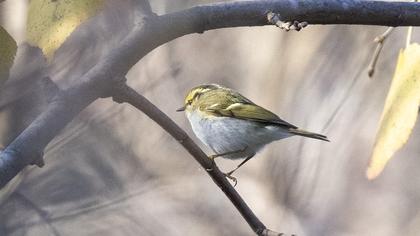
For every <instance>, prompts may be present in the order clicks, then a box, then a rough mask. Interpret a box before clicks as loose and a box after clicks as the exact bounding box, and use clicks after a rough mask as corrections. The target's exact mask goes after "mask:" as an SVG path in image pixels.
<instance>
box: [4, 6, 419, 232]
mask: <svg viewBox="0 0 420 236" xmlns="http://www.w3.org/2000/svg"><path fill="white" fill-rule="evenodd" d="M212 2H216V1H186V0H151V3H152V7H153V10H154V11H155V12H157V13H158V14H164V13H167V12H174V11H177V10H180V9H184V8H188V7H191V6H194V5H198V4H206V3H212ZM27 4H28V2H27V1H25V0H6V1H5V2H2V3H0V23H1V25H2V26H4V27H5V28H6V29H7V30H8V31H9V33H11V34H12V35H13V36H14V37H15V39H16V40H17V41H18V43H19V45H20V47H19V53H18V57H17V59H16V63H15V67H14V68H13V70H12V77H11V80H12V81H21V82H22V83H17V84H18V85H19V86H23V87H24V88H23V89H21V88H20V87H18V88H16V87H14V88H13V89H15V90H12V91H14V92H10V93H7V94H8V96H7V97H5V95H4V94H6V93H3V95H1V96H0V105H1V110H0V134H1V138H0V139H1V140H0V141H1V144H3V145H7V143H8V142H10V141H11V140H13V138H14V137H15V136H16V135H17V134H18V133H19V132H20V131H21V130H22V129H23V128H24V127H25V125H27V124H29V123H30V121H31V120H32V119H33V118H34V117H36V115H38V114H39V113H40V112H41V111H42V110H43V109H45V106H46V103H47V101H46V100H47V98H46V97H47V95H46V92H45V90H43V89H42V88H44V87H45V86H44V85H42V84H40V83H38V82H34V81H37V80H36V78H34V77H37V76H38V77H42V76H40V75H45V74H47V75H49V76H50V77H51V79H52V80H53V81H54V82H56V83H57V84H58V86H59V87H61V88H67V87H69V86H71V85H72V84H73V83H74V82H75V81H77V80H78V79H80V77H81V76H82V75H83V74H84V73H85V72H86V71H88V70H89V69H90V68H91V67H92V66H94V65H95V63H96V62H97V61H99V60H101V59H102V58H103V56H104V55H106V53H107V52H108V51H109V50H110V49H111V48H113V47H115V46H116V45H118V44H119V42H121V40H122V39H123V38H124V37H125V36H126V35H127V32H129V30H130V29H131V28H132V27H133V14H132V4H133V3H132V2H131V1H130V0H122V1H109V2H108V3H107V7H106V9H105V10H104V11H102V12H101V13H100V14H99V15H97V16H96V17H94V18H91V19H90V20H89V21H87V22H86V23H85V24H83V25H82V26H81V27H79V28H78V29H77V30H76V31H75V32H74V33H73V35H72V36H71V37H70V39H69V40H68V41H67V42H66V43H65V44H64V45H63V46H62V47H61V48H60V49H59V50H58V51H57V52H56V55H55V58H54V59H53V61H52V62H51V63H50V64H46V63H45V61H44V60H43V59H42V57H41V56H40V54H39V52H38V51H37V50H35V49H31V48H30V47H28V46H27V45H25V44H24V37H25V25H26V11H27ZM384 30H386V27H373V26H333V25H328V26H312V25H310V26H309V27H307V28H305V29H304V30H303V31H301V32H284V31H281V30H279V29H278V28H275V27H271V26H265V27H253V28H235V29H222V30H214V31H211V32H206V33H204V34H193V35H188V36H185V37H182V38H179V39H176V40H174V41H172V42H170V43H168V44H165V45H163V46H161V47H159V48H157V49H156V50H154V51H153V52H151V53H150V54H149V55H147V56H146V57H145V58H144V59H142V60H141V61H140V62H139V63H138V64H137V65H136V66H135V67H133V68H132V69H131V71H130V72H129V73H128V76H127V77H128V79H129V80H128V83H129V84H130V85H132V86H133V87H134V88H135V89H136V90H137V91H139V92H140V93H142V94H143V95H145V96H146V97H147V98H149V99H150V100H151V101H152V102H153V103H155V104H156V105H157V106H158V107H159V108H161V109H162V110H163V111H164V112H166V114H168V115H169V116H170V117H171V118H172V119H174V120H175V121H176V122H177V123H178V124H179V125H180V126H181V127H184V128H185V130H186V131H187V132H188V133H189V134H190V135H192V136H193V133H192V131H191V128H190V126H189V124H188V122H187V120H186V118H185V117H184V115H183V114H180V113H177V112H175V109H176V108H178V107H179V106H181V105H182V102H183V97H184V95H185V93H186V92H187V90H188V89H190V88H191V87H193V86H196V85H199V84H203V83H219V84H222V85H225V86H228V87H231V88H234V89H236V90H238V91H240V92H241V93H242V94H244V95H245V96H247V97H249V98H250V99H251V100H253V101H254V102H256V103H257V104H259V105H262V106H264V107H266V108H268V109H270V110H272V111H274V112H275V113H277V114H279V115H280V117H281V118H283V119H285V120H287V121H289V122H291V123H293V124H295V125H297V126H299V127H302V128H305V129H308V130H311V131H314V132H320V133H324V134H326V135H327V136H328V137H329V139H330V140H331V142H330V143H327V142H320V141H317V140H312V139H305V138H301V137H292V138H289V139H285V140H282V141H279V142H275V143H272V144H271V145H269V146H267V147H266V148H265V149H264V150H263V151H262V152H261V153H259V154H258V155H257V156H256V157H255V158H254V159H253V160H251V161H250V162H249V163H247V164H246V165H245V166H243V167H242V168H241V169H240V170H239V171H238V172H237V173H236V177H237V178H238V180H239V183H238V185H237V187H236V189H237V190H238V192H239V193H240V194H241V195H242V197H243V198H244V199H245V201H246V202H247V203H248V204H249V205H250V207H251V208H252V209H253V210H254V212H255V213H256V215H257V216H258V217H259V218H260V219H261V220H262V221H263V222H264V223H265V224H266V226H267V227H269V228H271V229H273V230H276V231H280V232H284V233H289V234H291V233H294V234H297V235H299V236H305V235H310V236H314V235H320V236H321V235H340V236H347V235H381V236H385V235H420V215H419V210H420V201H419V200H420V189H419V188H418V186H419V184H420V174H419V172H418V168H419V166H420V158H419V153H420V146H419V145H418V142H419V138H420V129H419V127H418V126H416V127H415V129H414V131H413V133H412V135H411V138H410V141H409V143H408V144H407V145H406V146H405V147H404V148H403V149H402V150H401V151H399V152H398V153H397V154H396V156H395V158H394V159H393V160H392V161H391V162H390V163H389V165H388V166H387V167H386V169H385V171H384V173H383V174H382V175H381V176H380V177H379V178H378V179H376V180H374V181H368V180H366V178H365V175H364V173H365V170H366V167H367V164H368V161H369V158H370V155H371V150H372V146H373V143H374V139H375V133H376V131H377V129H378V122H379V119H380V115H381V111H382V108H383V105H384V100H385V97H386V93H387V89H388V88H389V85H390V82H391V78H392V74H393V71H394V68H395V63H396V60H397V56H398V52H399V49H400V48H402V47H404V45H405V35H406V28H403V27H401V28H397V29H396V30H395V31H394V32H393V33H392V34H391V35H390V37H389V39H388V40H387V41H386V43H385V47H384V50H383V52H382V54H381V56H380V59H379V62H378V65H377V68H376V73H375V76H374V78H373V79H369V78H368V76H367V67H368V63H369V60H370V57H371V55H372V52H373V49H374V47H375V44H374V43H373V39H374V38H375V37H376V36H377V35H379V34H381V33H382V32H383V31H384ZM414 32H415V34H414V36H415V37H414V40H417V41H418V40H419V39H420V37H419V36H420V30H417V29H415V30H414ZM21 58H24V59H21ZM9 82H10V81H9ZM22 91H23V92H22ZM197 142H199V141H198V140H197ZM200 145H201V146H202V147H203V148H204V150H206V151H207V152H208V153H209V154H211V152H210V150H208V149H207V148H205V147H204V146H203V145H202V144H200ZM45 158H46V160H45V161H46V165H45V166H44V167H43V168H42V169H40V168H38V167H29V168H27V169H26V170H25V171H24V172H23V173H22V174H21V175H19V176H18V177H17V178H16V179H14V181H13V182H12V183H11V184H10V185H9V186H8V187H7V188H5V189H3V190H1V192H0V200H1V201H0V235H13V236H14V235H16V236H17V235H175V236H176V235H203V236H207V235H208V236H210V235H254V234H253V232H252V231H251V229H250V228H249V227H248V225H247V224H246V222H245V221H244V220H243V218H242V217H241V216H240V215H239V213H238V212H237V211H236V209H235V208H234V207H233V205H232V204H231V203H230V202H229V200H228V199H227V198H226V197H225V196H224V194H223V193H222V192H221V191H220V190H219V188H218V187H217V186H216V185H215V184H214V183H213V182H212V180H211V179H210V178H209V177H208V176H207V175H206V173H205V171H204V170H202V169H201V168H200V167H199V165H198V164H197V163H196V162H195V161H194V160H193V158H192V157H191V156H189V154H188V153H187V152H186V151H185V150H183V148H182V147H181V146H180V145H179V144H178V143H177V142H176V141H175V140H173V139H172V138H171V137H170V136H169V135H168V134H166V133H165V132H164V131H163V130H162V129H161V128H160V127H159V126H158V125H156V124H155V123H154V122H153V121H151V120H150V119H148V118H147V117H146V116H145V115H144V114H142V113H141V112H139V111H137V110H135V109H133V108H132V107H130V106H129V105H121V104H116V103H114V102H112V100H111V99H101V100H98V101H96V102H95V103H94V104H92V105H90V106H89V107H88V108H87V109H86V110H84V111H83V112H82V113H81V114H80V115H79V116H78V117H77V118H76V119H75V120H74V121H73V122H72V123H71V124H70V125H69V126H67V127H66V129H65V130H64V131H63V132H62V133H61V134H60V135H59V136H58V137H56V138H55V139H54V140H53V141H52V142H51V144H50V145H49V146H48V147H47V149H46V152H45ZM217 163H218V165H219V166H220V167H221V169H223V170H230V169H231V168H233V167H235V166H236V165H237V164H238V163H237V162H234V161H230V160H223V159H220V160H217Z"/></svg>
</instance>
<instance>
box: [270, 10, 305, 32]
mask: <svg viewBox="0 0 420 236" xmlns="http://www.w3.org/2000/svg"><path fill="white" fill-rule="evenodd" d="M267 20H268V22H270V23H271V24H273V25H276V26H277V27H279V28H280V29H283V30H286V31H289V30H296V31H300V30H301V29H303V28H305V27H306V26H308V22H306V21H303V22H299V21H297V20H294V21H282V20H281V19H280V15H279V14H276V13H274V12H269V13H268V14H267Z"/></svg>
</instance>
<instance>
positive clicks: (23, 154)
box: [0, 0, 420, 228]
mask: <svg viewBox="0 0 420 236" xmlns="http://www.w3.org/2000/svg"><path fill="white" fill-rule="evenodd" d="M142 2H143V3H146V4H147V3H148V2H147V1H142ZM143 6H146V8H147V5H143ZM268 12H273V13H276V14H278V15H279V18H280V20H282V21H294V20H297V21H299V22H308V23H309V24H364V25H387V26H408V25H412V26H420V3H408V2H379V1H369V2H365V1H352V0H343V1H328V0H322V1H305V0H287V1H286V0H277V1H260V0H256V1H240V2H231V3H220V4H214V5H207V6H198V7H193V8H190V9H187V10H183V11H180V12H175V13H170V14H166V15H162V16H156V15H154V14H146V17H145V18H144V19H143V22H142V24H138V25H137V27H135V28H134V29H133V31H132V32H131V33H130V34H129V35H128V36H127V37H126V39H125V40H123V41H122V42H121V44H120V45H119V46H118V47H117V48H114V49H113V50H112V51H111V52H110V53H109V54H108V55H107V56H106V57H105V58H104V59H103V60H101V61H99V62H98V64H97V65H95V66H94V67H93V68H92V69H91V70H90V71H89V72H88V73H86V74H85V75H84V76H83V77H82V78H81V79H80V81H79V82H78V83H77V84H75V85H73V86H72V87H71V88H69V89H67V90H64V91H60V92H59V93H58V95H57V96H56V97H55V98H54V100H53V101H52V102H51V103H50V104H49V106H48V108H47V109H46V110H45V111H44V112H43V113H42V114H41V115H40V116H39V117H38V118H37V119H36V120H35V121H34V122H33V123H32V124H31V125H29V126H28V127H27V128H26V129H25V130H24V131H23V132H22V133H21V134H20V135H19V136H18V137H17V138H16V139H15V140H14V141H13V142H12V143H10V144H9V145H8V146H7V148H6V149H5V150H4V151H3V152H1V153H0V188H2V187H4V186H5V185H6V184H7V183H8V182H9V181H10V180H11V179H12V178H13V177H14V176H16V175H17V174H18V173H19V172H20V171H21V170H22V169H23V168H24V167H26V166H27V165H29V164H31V163H41V162H39V159H40V158H42V153H43V150H44V148H45V147H46V145H47V144H48V143H49V142H50V141H51V140H52V139H53V138H54V137H55V136H57V135H58V133H59V132H60V131H61V130H62V129H63V128H64V127H65V126H66V125H67V124H68V123H69V122H70V121H71V120H72V119H73V118H74V117H75V116H77V114H79V113H80V111H81V110H83V109H84V108H85V107H87V106H88V105H89V104H91V103H92V102H93V101H95V100H96V99H97V98H99V97H104V96H110V95H111V94H112V89H113V88H114V87H115V86H114V85H116V84H118V83H120V82H119V81H118V78H122V77H124V75H125V74H126V73H127V72H128V70H129V69H130V68H131V67H132V66H133V65H134V64H135V63H137V62H138V61H139V60H140V59H142V58H143V57H144V56H145V55H146V54H148V53H149V52H150V51H152V50H153V49H155V48H156V47H158V46H160V45H162V44H164V43H166V42H169V41H171V40H173V39H176V38H178V37H181V36H183V35H186V34H191V33H202V32H204V31H207V30H212V29H218V28H227V27H240V26H261V25H268V24H269V22H268V20H267V13H268ZM180 135H181V136H180V137H181V139H179V140H183V139H182V137H184V136H183V135H184V134H180ZM189 145H192V144H189ZM192 147H193V146H191V148H192ZM194 150H195V149H194ZM196 151H197V153H201V154H200V155H203V154H204V153H202V152H201V151H199V150H196ZM203 160H204V159H203ZM203 160H201V161H202V162H200V164H206V165H207V164H209V163H207V162H203ZM220 177H221V176H220ZM260 223H261V222H260ZM253 224H255V225H257V228H261V227H260V226H261V225H260V226H258V225H259V223H258V222H254V223H253Z"/></svg>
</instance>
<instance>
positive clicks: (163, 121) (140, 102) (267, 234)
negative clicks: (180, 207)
mask: <svg viewBox="0 0 420 236" xmlns="http://www.w3.org/2000/svg"><path fill="white" fill-rule="evenodd" d="M115 88H116V89H115V90H114V91H113V96H112V97H113V99H114V101H116V102H118V103H124V102H125V103H128V104H130V105H132V106H134V107H135V108H137V109H139V110H140V111H142V112H143V113H144V114H146V115H147V116H148V117H149V118H150V119H152V120H153V121H155V122H156V123H157V124H159V125H160V126H161V127H162V128H163V129H164V130H165V131H166V132H168V133H169V134H170V135H171V136H172V137H174V138H175V139H176V140H177V141H178V142H179V143H180V144H181V145H182V146H183V147H184V148H185V149H186V150H187V151H188V152H189V153H190V154H191V155H192V156H193V157H194V159H195V160H196V161H197V162H198V163H200V165H201V166H202V167H203V169H204V170H207V173H208V174H209V175H210V177H211V178H212V179H213V181H214V182H215V183H216V185H217V186H219V188H220V189H221V190H222V191H223V192H224V193H225V194H226V196H227V197H228V198H229V200H230V201H231V202H232V203H233V205H235V207H236V208H237V209H238V211H239V212H240V213H241V215H242V216H243V217H244V218H245V220H246V221H247V222H248V224H249V225H250V226H251V228H252V229H253V230H254V232H255V233H256V234H257V235H264V236H271V235H284V234H279V233H275V232H274V231H271V230H268V229H267V228H266V227H265V226H264V224H263V223H262V222H261V221H260V220H259V219H258V218H257V217H256V216H255V214H254V213H253V212H252V210H251V209H250V208H249V207H248V205H247V204H246V203H245V201H244V200H243V199H242V198H241V196H240V195H239V194H238V192H237V191H236V190H235V188H234V187H232V185H231V184H230V183H229V181H228V180H227V179H226V177H225V174H223V173H222V172H221V171H220V170H219V168H218V167H217V166H216V165H215V163H214V162H213V161H211V160H210V158H208V157H207V155H206V154H205V153H204V152H203V151H202V150H201V149H200V147H198V145H197V144H195V143H194V141H193V140H192V139H191V138H190V137H189V136H188V135H187V133H185V131H184V130H182V129H181V128H180V127H179V126H178V125H177V124H176V123H175V122H174V121H173V120H172V119H171V118H169V117H168V116H167V115H166V114H165V113H163V112H162V111H161V110H160V109H159V108H157V107H156V106H155V105H154V104H153V103H151V102H150V101H149V100H147V99H146V98H145V97H143V96H142V95H141V94H139V93H137V92H136V91H135V90H134V89H132V88H131V87H129V86H127V85H126V84H125V83H122V84H120V85H119V86H116V87H115Z"/></svg>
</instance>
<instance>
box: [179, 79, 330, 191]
mask: <svg viewBox="0 0 420 236" xmlns="http://www.w3.org/2000/svg"><path fill="white" fill-rule="evenodd" d="M177 111H185V113H186V116H187V118H188V120H189V121H190V124H191V127H192V130H193V131H194V133H195V135H196V136H197V137H198V138H199V139H200V140H201V141H202V142H203V143H204V144H206V145H207V146H208V147H210V148H211V149H212V150H213V151H214V152H215V153H216V154H215V155H211V156H210V158H211V159H212V160H214V158H216V157H219V156H221V157H224V158H228V159H240V158H242V159H244V160H243V161H242V162H241V163H240V164H239V165H238V166H237V167H236V168H235V169H233V170H232V171H229V172H227V173H225V175H226V177H228V178H230V179H232V180H233V181H234V182H235V184H236V179H235V178H234V177H233V176H232V174H233V172H235V171H236V170H237V169H238V168H239V167H241V166H242V165H243V164H245V163H246V162H247V161H248V160H250V159H251V158H252V157H253V156H254V155H255V154H256V153H257V152H258V151H259V150H261V149H262V148H263V147H264V146H265V145H266V144H269V143H271V142H273V141H275V140H280V139H283V138H287V137H290V136H293V135H299V136H304V137H309V138H314V139H320V140H324V141H329V140H328V139H327V137H326V136H324V135H322V134H317V133H311V132H308V131H305V130H302V129H299V128H298V127H296V126H294V125H292V124H290V123H288V122H286V121H284V120H282V119H280V117H278V116H277V115H276V114H274V113H272V112H271V111H269V110H267V109H265V108H263V107H260V106H258V105H257V104H255V103H253V102H252V101H251V100H249V99H248V98H246V97H244V96H242V95H241V94H240V93H238V92H236V91H234V90H232V89H229V88H226V87H223V86H220V85H218V84H208V85H200V86H197V87H195V88H193V89H191V90H190V91H189V92H188V94H187V96H186V97H185V101H184V106H183V107H181V108H179V109H178V110H177Z"/></svg>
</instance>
